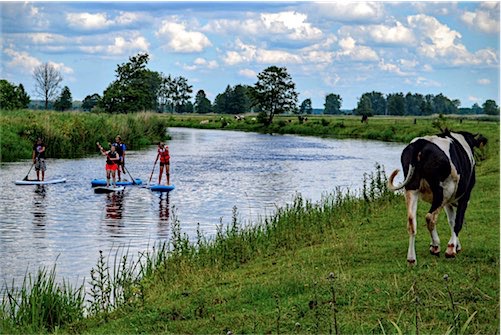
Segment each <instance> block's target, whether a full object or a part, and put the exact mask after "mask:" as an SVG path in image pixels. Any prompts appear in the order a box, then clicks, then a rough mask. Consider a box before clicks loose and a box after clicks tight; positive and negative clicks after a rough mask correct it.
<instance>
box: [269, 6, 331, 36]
mask: <svg viewBox="0 0 501 335" xmlns="http://www.w3.org/2000/svg"><path fill="white" fill-rule="evenodd" d="M307 18H308V17H307V15H306V14H301V13H298V12H292V11H291V12H280V13H273V14H261V21H262V23H263V24H264V26H265V27H266V30H268V31H269V32H271V33H276V34H285V35H287V36H288V37H289V38H290V39H291V40H311V39H318V38H320V37H322V31H321V30H320V29H318V28H315V27H313V26H312V25H311V24H310V23H307V22H306V19H307Z"/></svg>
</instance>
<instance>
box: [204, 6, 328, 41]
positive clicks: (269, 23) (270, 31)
mask: <svg viewBox="0 0 501 335" xmlns="http://www.w3.org/2000/svg"><path fill="white" fill-rule="evenodd" d="M307 19H308V16H307V15H306V14H303V13H299V12H295V11H284V12H278V13H261V14H260V15H259V16H257V15H253V17H250V18H247V19H242V20H230V19H219V20H214V21H211V22H209V23H208V24H207V25H205V26H204V27H203V31H207V32H212V33H219V34H234V33H235V32H238V33H240V34H241V35H251V36H261V37H263V36H265V37H271V36H277V35H278V36H281V37H283V38H287V39H289V40H293V41H307V40H315V39H317V40H318V39H320V38H321V37H322V35H323V33H322V31H321V30H320V29H319V28H316V27H314V26H313V25H312V24H311V23H309V22H307Z"/></svg>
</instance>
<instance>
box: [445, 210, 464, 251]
mask: <svg viewBox="0 0 501 335" xmlns="http://www.w3.org/2000/svg"><path fill="white" fill-rule="evenodd" d="M445 212H446V213H447V220H448V221H449V226H450V228H451V239H450V240H449V243H448V244H447V251H446V252H445V257H446V258H454V257H456V254H457V252H458V251H459V250H461V245H460V244H459V238H458V236H457V234H456V232H455V231H454V227H455V225H456V208H455V207H454V206H452V205H447V206H445Z"/></svg>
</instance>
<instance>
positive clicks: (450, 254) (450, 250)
mask: <svg viewBox="0 0 501 335" xmlns="http://www.w3.org/2000/svg"><path fill="white" fill-rule="evenodd" d="M454 257H456V246H455V245H454V244H449V245H448V246H447V251H446V252H445V258H454Z"/></svg>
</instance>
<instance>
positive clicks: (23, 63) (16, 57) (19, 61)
mask: <svg viewBox="0 0 501 335" xmlns="http://www.w3.org/2000/svg"><path fill="white" fill-rule="evenodd" d="M4 53H5V54H6V55H7V56H9V57H10V58H11V59H10V61H9V62H8V63H7V65H8V66H9V67H13V68H17V69H20V70H21V71H22V72H23V73H26V74H31V73H33V70H34V69H35V68H36V67H38V66H40V65H42V63H43V62H42V61H40V60H39V59H38V58H36V57H33V56H31V55H30V54H29V53H27V52H24V51H22V52H19V51H16V50H14V49H10V48H7V49H5V50H4ZM48 63H49V64H51V65H52V66H54V68H55V69H56V70H58V71H59V72H61V73H65V74H72V73H74V71H73V69H72V68H71V67H68V66H66V65H64V63H56V62H52V61H49V62H48Z"/></svg>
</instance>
